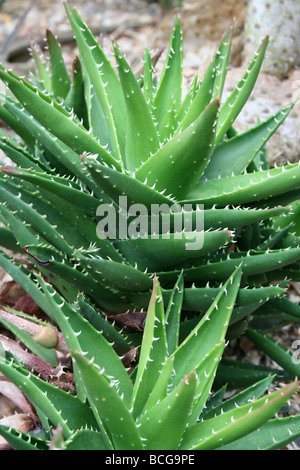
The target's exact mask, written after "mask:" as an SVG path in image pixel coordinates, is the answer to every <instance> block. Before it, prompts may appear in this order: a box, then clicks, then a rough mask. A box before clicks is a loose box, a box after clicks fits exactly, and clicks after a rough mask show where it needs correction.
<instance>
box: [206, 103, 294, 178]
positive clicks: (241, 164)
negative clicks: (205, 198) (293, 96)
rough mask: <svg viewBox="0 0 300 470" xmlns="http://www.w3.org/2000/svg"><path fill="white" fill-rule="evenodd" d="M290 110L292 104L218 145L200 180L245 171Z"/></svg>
mask: <svg viewBox="0 0 300 470" xmlns="http://www.w3.org/2000/svg"><path fill="white" fill-rule="evenodd" d="M292 108H293V104H292V105H288V106H286V107H284V108H282V109H281V110H280V111H279V112H278V113H276V114H275V115H274V116H272V117H270V118H269V119H267V120H266V121H264V122H262V123H261V124H258V125H257V126H256V127H252V128H251V129H250V130H248V131H247V132H244V133H242V134H238V135H237V136H236V137H233V138H232V139H228V140H224V141H223V142H222V143H220V144H219V145H218V146H217V147H216V149H215V151H214V153H213V154H212V157H211V159H210V162H209V164H208V166H207V168H206V170H205V172H204V174H203V176H202V180H204V179H205V178H208V179H215V178H218V177H221V178H224V177H226V176H232V175H239V174H241V173H242V172H243V171H245V170H246V168H247V167H248V166H249V164H250V163H251V162H252V160H253V159H254V158H255V156H256V155H257V153H258V152H259V151H260V150H261V148H262V147H263V146H264V145H265V144H266V142H267V141H268V140H269V139H270V137H271V136H272V135H273V134H274V132H275V131H276V130H277V129H278V127H279V126H280V125H281V124H282V123H283V121H284V120H285V119H286V117H287V116H288V114H289V112H290V111H291V109H292Z"/></svg>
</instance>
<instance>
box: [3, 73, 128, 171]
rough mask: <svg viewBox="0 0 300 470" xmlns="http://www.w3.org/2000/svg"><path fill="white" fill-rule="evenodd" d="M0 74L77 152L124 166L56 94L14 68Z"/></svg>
mask: <svg viewBox="0 0 300 470" xmlns="http://www.w3.org/2000/svg"><path fill="white" fill-rule="evenodd" d="M0 78H1V80H2V81H3V82H4V83H6V85H7V86H8V87H9V88H10V90H11V91H12V93H13V94H14V95H15V97H16V98H17V99H18V101H19V102H20V103H21V104H22V105H23V106H24V108H25V109H27V110H28V112H29V113H30V114H31V115H32V116H33V117H34V118H36V120H37V121H38V122H39V123H40V124H42V125H43V126H44V127H45V128H46V129H47V130H48V131H50V132H52V133H53V134H54V135H55V136H56V137H57V138H59V139H61V140H62V141H63V142H64V143H65V144H66V145H68V146H70V147H71V148H72V149H73V150H74V151H75V152H78V153H79V154H81V153H84V152H90V153H93V154H97V155H98V158H99V161H104V162H105V163H107V164H108V165H112V166H114V167H117V168H119V169H120V165H119V164H118V162H117V160H116V159H115V158H114V157H113V156H112V155H111V154H110V153H109V152H107V150H106V149H105V148H104V147H103V146H102V145H101V144H100V143H99V142H98V141H97V140H96V139H95V138H93V137H92V136H91V135H90V133H88V132H87V130H86V129H85V128H84V127H83V126H82V125H81V124H80V123H79V121H78V120H77V118H76V117H75V116H74V115H72V114H71V113H69V112H68V111H66V110H65V108H64V107H63V106H62V105H60V104H58V102H56V101H55V100H54V99H53V98H51V97H50V96H48V95H45V94H44V93H42V92H41V91H40V90H38V89H37V88H35V87H33V86H32V85H30V84H29V83H28V82H26V81H25V80H24V79H21V78H20V77H18V76H16V75H14V74H13V73H12V72H9V71H3V70H0Z"/></svg>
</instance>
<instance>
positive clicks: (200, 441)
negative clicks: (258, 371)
mask: <svg viewBox="0 0 300 470" xmlns="http://www.w3.org/2000/svg"><path fill="white" fill-rule="evenodd" d="M298 389H299V385H298V383H297V382H293V383H291V384H289V385H287V386H285V387H283V388H282V389H279V390H277V391H275V392H273V393H271V394H269V395H267V396H266V397H262V398H260V399H258V400H256V401H254V402H250V403H248V404H246V405H242V406H239V407H236V408H234V409H233V410H231V411H228V412H226V413H224V414H221V415H218V416H216V417H215V418H211V419H208V420H206V421H201V422H199V423H197V424H195V425H193V426H190V427H189V428H188V429H187V430H186V431H185V433H184V435H183V439H182V441H181V445H180V450H213V449H216V448H218V447H220V446H221V445H225V444H228V443H230V442H234V441H235V440H236V439H239V438H241V437H243V436H245V435H247V434H249V433H250V432H252V431H253V430H255V429H257V428H258V427H260V426H261V425H263V424H264V423H265V422H266V421H268V420H269V419H270V418H272V417H273V416H274V415H275V414H276V413H277V412H278V411H279V410H280V408H281V407H282V406H283V405H284V404H285V403H286V402H287V401H288V400H289V398H290V397H291V396H292V395H293V394H294V393H295V392H296V391H297V390H298Z"/></svg>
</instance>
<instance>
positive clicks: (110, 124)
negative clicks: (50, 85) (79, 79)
mask: <svg viewBox="0 0 300 470" xmlns="http://www.w3.org/2000/svg"><path fill="white" fill-rule="evenodd" d="M64 6H65V9H66V12H67V16H68V19H69V21H70V24H71V27H72V29H73V32H74V34H75V38H76V41H77V45H78V48H79V53H80V57H81V61H82V65H83V67H84V74H85V75H87V76H88V79H89V82H90V85H91V86H92V87H93V92H94V93H95V96H96V97H97V101H98V103H99V105H100V107H101V109H102V112H101V114H102V115H103V117H104V121H102V122H103V129H104V132H108V133H109V137H110V147H111V148H112V152H113V155H114V157H115V158H116V160H120V158H121V155H123V154H124V149H125V141H124V137H125V131H126V127H125V121H124V118H123V115H124V110H125V103H124V98H123V94H122V89H121V86H120V81H119V78H118V76H117V74H116V73H115V70H114V68H113V66H112V64H111V63H110V61H109V60H108V58H107V57H106V55H105V54H104V52H103V50H102V49H101V47H100V46H99V43H98V42H97V40H96V39H95V37H94V36H93V34H92V33H91V31H90V30H89V28H88V27H87V25H86V24H85V23H84V22H83V21H82V19H81V18H80V16H79V15H78V13H77V12H76V10H75V9H74V8H72V7H71V6H70V5H69V4H68V3H66V2H65V4H64ZM93 123H94V122H92V123H91V124H93ZM106 129H107V131H106ZM99 137H100V140H101V135H99Z"/></svg>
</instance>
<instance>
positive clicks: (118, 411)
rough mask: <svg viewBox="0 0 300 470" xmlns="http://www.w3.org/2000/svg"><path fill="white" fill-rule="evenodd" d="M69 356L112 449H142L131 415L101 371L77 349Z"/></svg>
mask: <svg viewBox="0 0 300 470" xmlns="http://www.w3.org/2000/svg"><path fill="white" fill-rule="evenodd" d="M72 357H73V359H74V360H75V361H76V365H77V367H78V369H79V370H80V374H81V376H82V380H83V382H84V385H85V388H86V392H87V396H88V398H89V402H90V403H91V406H92V408H93V411H94V414H95V417H96V419H97V420H98V422H99V424H100V427H101V428H102V427H103V428H104V429H105V430H106V433H107V438H108V439H109V441H110V442H111V443H112V445H113V448H114V449H115V450H143V444H142V440H141V437H140V434H139V431H138V428H137V426H136V424H135V422H134V420H133V417H132V415H131V413H130V411H129V410H128V408H127V407H126V405H125V403H124V400H123V399H122V397H121V396H120V395H119V394H118V393H117V391H116V389H115V387H114V386H113V384H112V383H111V381H110V380H109V379H108V377H107V376H106V375H105V374H104V371H103V370H101V369H100V368H99V367H97V366H96V365H95V364H94V363H93V362H89V361H88V360H87V359H85V358H84V357H83V356H82V355H81V354H79V353H78V352H73V353H72Z"/></svg>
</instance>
